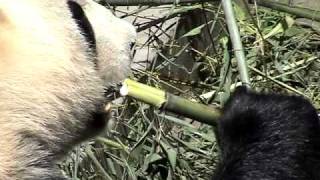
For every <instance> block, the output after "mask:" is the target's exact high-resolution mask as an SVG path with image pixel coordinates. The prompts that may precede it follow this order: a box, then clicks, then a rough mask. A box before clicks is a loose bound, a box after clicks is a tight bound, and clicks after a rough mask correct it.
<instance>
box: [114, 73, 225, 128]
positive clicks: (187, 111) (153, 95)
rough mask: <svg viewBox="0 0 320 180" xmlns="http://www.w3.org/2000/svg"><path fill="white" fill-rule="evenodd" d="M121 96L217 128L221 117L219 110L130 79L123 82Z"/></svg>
mask: <svg viewBox="0 0 320 180" xmlns="http://www.w3.org/2000/svg"><path fill="white" fill-rule="evenodd" d="M120 94H121V95H122V96H130V97H133V98H135V99H137V100H139V101H142V102H145V103H147V104H150V105H153V106H155V107H157V108H158V109H161V110H166V111H169V112H173V113H177V114H179V115H183V116H185V117H188V118H191V119H194V120H196V121H199V122H202V123H206V124H209V125H212V126H216V121H217V119H218V118H219V117H220V110H219V109H216V108H213V107H209V106H206V105H203V104H200V103H196V102H192V101H190V100H187V99H184V98H182V97H179V96H176V95H173V94H170V93H168V92H165V91H162V90H160V89H157V88H154V87H150V86H147V85H145V84H141V83H138V82H135V81H133V80H130V79H126V80H125V81H124V82H123V86H122V88H121V89H120Z"/></svg>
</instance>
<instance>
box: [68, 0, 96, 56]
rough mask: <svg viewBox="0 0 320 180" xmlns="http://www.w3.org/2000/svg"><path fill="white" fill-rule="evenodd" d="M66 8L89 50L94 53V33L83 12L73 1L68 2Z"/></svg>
mask: <svg viewBox="0 0 320 180" xmlns="http://www.w3.org/2000/svg"><path fill="white" fill-rule="evenodd" d="M68 6H69V9H70V11H71V13H72V18H73V19H74V20H75V22H76V23H77V25H78V27H79V28H80V30H81V32H82V34H83V35H84V36H85V38H86V41H87V42H88V44H89V47H90V49H91V50H93V51H96V39H95V37H94V31H93V28H92V26H91V23H90V21H89V20H88V18H87V16H86V14H85V12H84V11H83V9H82V8H81V6H80V5H79V4H77V3H76V2H74V1H68ZM94 53H95V52H94Z"/></svg>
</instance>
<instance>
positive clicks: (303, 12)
mask: <svg viewBox="0 0 320 180" xmlns="http://www.w3.org/2000/svg"><path fill="white" fill-rule="evenodd" d="M257 4H258V5H261V6H264V7H267V8H270V9H274V10H277V11H283V12H286V13H290V14H293V15H296V16H298V17H303V18H308V19H312V20H316V21H320V11H316V10H312V9H307V8H301V7H291V6H289V5H287V4H282V3H277V2H275V1H274V0H257Z"/></svg>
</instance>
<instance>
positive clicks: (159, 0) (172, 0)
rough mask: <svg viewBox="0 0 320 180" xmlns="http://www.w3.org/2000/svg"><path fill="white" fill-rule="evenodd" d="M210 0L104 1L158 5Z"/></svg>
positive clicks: (111, 3)
mask: <svg viewBox="0 0 320 180" xmlns="http://www.w3.org/2000/svg"><path fill="white" fill-rule="evenodd" d="M209 1H212V0H106V3H108V4H110V5H112V6H139V5H147V6H160V5H165V4H186V3H200V2H209Z"/></svg>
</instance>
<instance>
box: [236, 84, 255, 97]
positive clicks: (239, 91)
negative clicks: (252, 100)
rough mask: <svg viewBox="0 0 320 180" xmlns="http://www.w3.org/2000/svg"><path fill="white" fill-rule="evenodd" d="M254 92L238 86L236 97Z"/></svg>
mask: <svg viewBox="0 0 320 180" xmlns="http://www.w3.org/2000/svg"><path fill="white" fill-rule="evenodd" d="M250 93H252V91H251V90H250V89H249V88H248V87H247V86H238V87H236V90H235V91H234V93H233V94H234V95H235V96H237V95H245V94H250Z"/></svg>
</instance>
